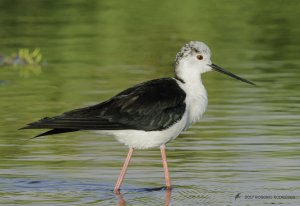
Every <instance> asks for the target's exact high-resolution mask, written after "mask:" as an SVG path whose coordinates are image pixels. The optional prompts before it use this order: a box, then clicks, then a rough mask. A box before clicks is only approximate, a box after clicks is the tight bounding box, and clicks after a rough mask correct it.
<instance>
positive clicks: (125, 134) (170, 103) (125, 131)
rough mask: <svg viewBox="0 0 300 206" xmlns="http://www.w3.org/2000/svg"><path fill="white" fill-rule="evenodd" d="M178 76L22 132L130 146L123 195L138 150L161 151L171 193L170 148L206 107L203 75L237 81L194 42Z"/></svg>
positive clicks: (178, 64) (178, 65)
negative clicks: (94, 134)
mask: <svg viewBox="0 0 300 206" xmlns="http://www.w3.org/2000/svg"><path fill="white" fill-rule="evenodd" d="M174 69H175V75H174V76H173V77H164V78H158V79H153V80H149V81H146V82H142V83H140V84H137V85H134V86H132V87H130V88H128V89H125V90H124V91H121V92H120V93H118V94H116V95H115V96H113V97H111V98H110V99H108V100H106V101H103V102H101V103H98V104H95V105H92V106H88V107H83V108H79V109H75V110H71V111H67V112H65V113H63V114H61V115H57V116H53V117H45V118H42V119H40V120H38V121H35V122H32V123H29V124H27V125H26V126H25V127H23V128H21V129H48V131H46V132H44V133H41V134H39V135H37V136H35V137H40V136H46V135H54V134H60V133H67V132H75V131H79V130H99V131H101V132H102V133H103V134H105V135H112V136H114V137H115V138H116V139H117V140H118V141H119V142H121V143H123V144H124V145H126V146H128V153H127V157H126V159H125V161H124V164H123V167H122V169H121V172H120V175H119V177H118V179H117V182H116V184H115V187H114V192H115V193H119V192H120V188H121V185H122V183H123V179H124V176H125V174H126V172H127V169H128V165H129V162H130V160H131V157H132V154H133V152H134V150H135V149H147V148H160V153H161V157H162V165H163V169H164V177H165V185H166V189H171V188H172V186H171V178H170V174H169V169H168V164H167V155H166V144H167V143H169V142H170V141H172V140H174V139H175V138H176V137H177V136H179V134H180V133H181V132H182V131H185V130H187V129H188V128H189V127H190V126H191V125H192V124H193V123H196V122H198V121H199V120H200V119H201V118H202V116H203V114H204V112H205V111H206V108H207V104H208V97H207V92H206V89H205V87H204V85H203V83H202V78H201V77H202V74H203V73H206V72H209V71H217V72H220V73H223V74H226V75H228V76H230V77H232V78H235V79H237V80H240V81H242V82H245V83H248V84H251V85H255V83H253V82H251V81H249V80H247V79H244V78H242V77H239V76H237V75H235V74H233V73H231V72H229V71H228V70H225V69H223V68H222V67H220V66H218V65H216V64H213V63H212V61H211V50H210V49H209V47H208V46H207V45H206V44H205V43H203V42H200V41H190V42H188V43H187V44H185V45H184V46H183V47H182V48H181V49H180V51H179V52H178V53H177V54H176V57H175V62H174Z"/></svg>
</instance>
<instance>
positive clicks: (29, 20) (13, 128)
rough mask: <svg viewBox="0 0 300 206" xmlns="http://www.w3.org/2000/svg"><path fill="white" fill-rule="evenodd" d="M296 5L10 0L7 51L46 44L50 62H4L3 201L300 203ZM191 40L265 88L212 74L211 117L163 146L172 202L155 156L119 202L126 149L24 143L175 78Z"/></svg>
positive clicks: (144, 155)
mask: <svg viewBox="0 0 300 206" xmlns="http://www.w3.org/2000/svg"><path fill="white" fill-rule="evenodd" d="M298 8H299V1H279V0H275V1H259V0H254V1H248V2H247V3H245V2H241V1H229V2H226V3H224V2H223V1H198V0H197V1H196V0H195V1H187V2H183V1H157V2H156V1H130V3H129V2H126V1H83V0H76V1H66V0H64V1H50V0H49V1H38V0H31V1H26V0H25V1H21V0H18V1H10V0H3V1H1V2H0V27H1V30H0V45H1V46H0V53H2V54H5V55H10V54H11V53H14V52H17V51H18V50H19V49H20V48H28V49H30V51H32V50H33V49H34V48H40V49H41V53H42V54H43V63H42V65H41V66H40V67H31V66H10V65H7V66H1V67H0V94H1V97H0V98H1V101H0V108H1V110H0V119H1V121H0V204H2V205H16V204H21V205H164V204H165V205H168V204H169V205H174V206H175V205H214V206H218V205H269V204H272V205H299V204H300V199H299V196H300V173H299V169H300V167H299V165H300V162H299V157H300V152H299V147H300V139H299V136H300V129H299V120H300V112H299V101H300V96H299V89H300V84H299V79H300V72H299V66H300V61H299V52H300V49H299V48H300V47H299V43H300V31H299V30H300V29H299V26H298V24H299V20H298V19H299V17H300V16H299V15H300V13H299V11H298ZM190 40H202V41H204V42H206V43H207V44H208V45H209V46H210V47H211V49H212V51H213V61H214V63H216V64H218V65H220V66H223V67H224V68H227V69H228V70H230V71H232V72H234V73H236V74H238V75H241V76H242V77H245V78H247V79H250V80H252V81H254V82H255V83H257V84H258V85H259V86H257V87H254V86H251V85H247V84H244V83H241V82H238V81H236V80H233V79H230V78H229V77H226V76H224V75H221V74H218V73H215V72H211V73H208V74H205V75H204V76H203V78H204V83H205V85H206V87H207V90H208V94H209V107H208V110H207V112H206V113H205V116H204V118H203V120H202V121H201V122H200V123H198V124H195V125H194V126H193V127H192V128H191V129H189V130H188V131H187V132H185V133H183V134H182V135H180V136H179V137H178V138H177V139H176V140H175V141H173V142H171V143H170V144H168V145H167V149H168V151H167V153H168V160H169V167H170V171H171V177H172V183H173V185H174V189H173V190H172V193H169V192H168V191H166V190H165V189H164V188H162V186H163V185H164V179H163V171H162V164H161V159H160V154H159V150H158V149H151V150H141V151H136V152H135V153H134V156H133V160H132V162H131V164H130V167H129V171H128V174H127V176H126V179H125V182H124V184H123V187H122V191H121V192H122V195H120V196H117V195H114V194H113V192H112V190H113V187H114V184H115V181H116V179H117V176H118V174H119V169H120V167H121V165H122V162H123V160H124V158H125V156H126V152H127V148H126V147H124V146H123V145H121V144H119V143H118V142H116V141H115V140H114V139H112V138H111V137H106V136H103V135H102V136H101V135H99V134H96V133H93V132H78V133H69V134H61V135H57V136H49V137H45V138H38V139H33V140H29V138H30V137H32V136H34V135H36V134H38V133H39V132H40V131H34V130H31V131H29V130H26V131H19V130H17V129H18V128H20V127H22V126H24V125H25V124H26V123H28V122H32V121H34V120H37V119H39V118H41V117H44V116H51V115H57V114H60V113H61V112H64V111H67V110H70V109H74V108H78V107H82V106H87V105H92V104H95V103H97V102H100V101H103V100H106V99H107V98H109V97H110V96H112V95H114V94H116V93H117V92H119V91H121V90H122V89H123V88H126V87H129V86H131V85H133V84H136V83H139V82H141V81H145V80H149V79H153V78H158V77H164V76H171V75H173V68H172V63H173V60H174V57H175V54H176V52H177V51H178V50H179V49H180V47H181V46H182V45H183V44H185V43H186V42H188V41H190ZM238 193H240V198H238V197H237V199H236V200H235V196H236V195H237V194H238ZM252 195H253V196H252ZM255 195H256V196H258V197H255ZM276 195H281V196H282V195H288V196H292V197H290V198H288V199H275V197H274V196H276ZM262 196H271V197H272V198H267V197H265V198H266V199H262V198H264V197H262ZM251 197H252V198H251ZM293 197H295V199H293Z"/></svg>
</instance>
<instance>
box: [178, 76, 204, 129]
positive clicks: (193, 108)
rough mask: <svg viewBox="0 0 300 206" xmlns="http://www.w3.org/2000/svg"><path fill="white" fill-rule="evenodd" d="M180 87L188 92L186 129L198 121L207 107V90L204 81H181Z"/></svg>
mask: <svg viewBox="0 0 300 206" xmlns="http://www.w3.org/2000/svg"><path fill="white" fill-rule="evenodd" d="M179 85H180V87H181V88H182V89H183V90H184V91H185V92H186V100H185V103H186V112H187V125H186V127H185V129H187V128H188V127H190V126H191V124H193V123H195V122H198V121H199V120H200V119H201V117H202V115H203V114H204V112H205V110H206V108H207V103H208V99H207V92H206V89H205V87H204V86H203V84H202V82H201V81H199V82H196V83H194V84H186V83H185V84H183V83H181V82H180V84H179Z"/></svg>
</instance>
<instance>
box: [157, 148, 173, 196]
mask: <svg viewBox="0 0 300 206" xmlns="http://www.w3.org/2000/svg"><path fill="white" fill-rule="evenodd" d="M160 152H161V158H162V162H163V167H164V173H165V179H166V186H167V189H168V190H169V189H171V179H170V175H169V169H168V163H167V155H166V146H165V145H161V146H160Z"/></svg>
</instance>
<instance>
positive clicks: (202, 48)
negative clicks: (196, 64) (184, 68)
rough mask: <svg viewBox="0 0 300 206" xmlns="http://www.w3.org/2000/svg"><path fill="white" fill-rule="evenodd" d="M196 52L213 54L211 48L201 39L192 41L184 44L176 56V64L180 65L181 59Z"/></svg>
mask: <svg viewBox="0 0 300 206" xmlns="http://www.w3.org/2000/svg"><path fill="white" fill-rule="evenodd" d="M196 53H199V54H203V55H205V56H207V55H208V56H209V57H210V56H211V52H210V49H209V48H208V46H207V45H206V44H204V43H203V42H199V41H191V42H189V43H188V44H186V45H185V46H183V47H182V48H181V50H180V52H178V53H177V55H176V58H175V64H176V65H178V64H179V62H180V60H181V59H183V58H185V57H188V56H191V55H194V54H196Z"/></svg>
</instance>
